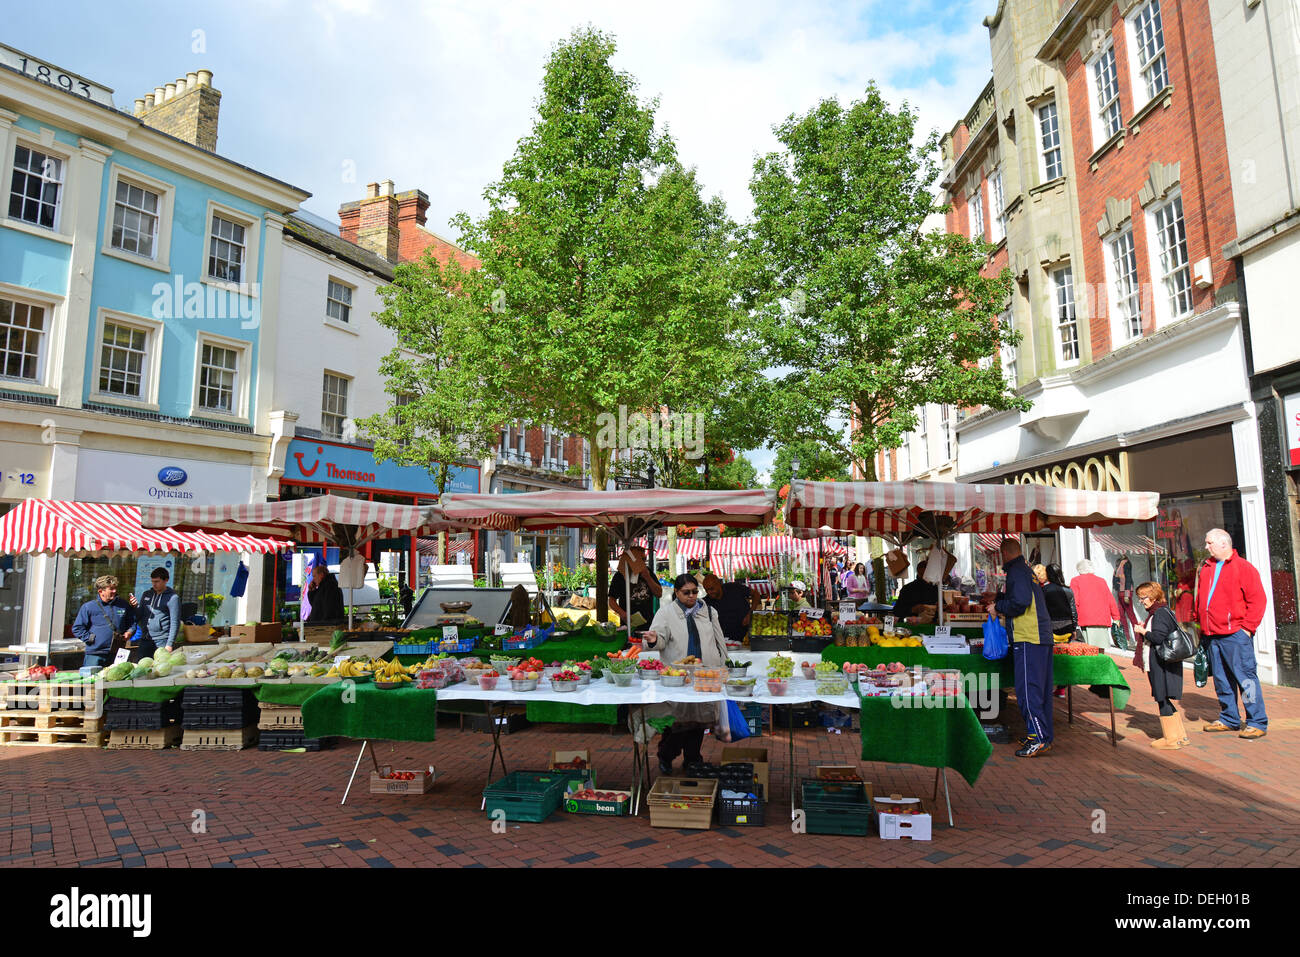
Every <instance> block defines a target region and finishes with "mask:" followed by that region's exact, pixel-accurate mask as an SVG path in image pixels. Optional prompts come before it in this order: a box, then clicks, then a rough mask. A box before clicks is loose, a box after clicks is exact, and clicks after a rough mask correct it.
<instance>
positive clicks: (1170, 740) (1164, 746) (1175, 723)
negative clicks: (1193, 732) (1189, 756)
mask: <svg viewBox="0 0 1300 957" xmlns="http://www.w3.org/2000/svg"><path fill="white" fill-rule="evenodd" d="M1160 730H1161V731H1162V732H1164V737H1162V738H1160V739H1159V740H1157V741H1152V742H1151V747H1153V748H1156V749H1158V750H1160V751H1177V750H1179V749H1180V748H1185V747H1186V746H1187V744H1188V741H1187V732H1186V731H1184V730H1183V716H1182V715H1181V714H1179V713H1178V712H1177V711H1175V712H1174V713H1173V714H1171V715H1163V714H1162V715H1161V716H1160Z"/></svg>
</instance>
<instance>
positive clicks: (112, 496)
mask: <svg viewBox="0 0 1300 957" xmlns="http://www.w3.org/2000/svg"><path fill="white" fill-rule="evenodd" d="M252 489H253V470H252V468H251V467H250V466H247V465H232V464H227V463H225V462H200V461H197V460H195V459H180V458H173V457H168V458H163V457H162V456H156V455H135V454H134V453H127V452H106V451H102V450H99V449H81V450H80V451H79V452H78V453H77V484H76V498H77V501H79V502H111V503H114V504H118V505H225V504H231V503H235V504H241V503H244V502H247V501H249V498H250V496H251V495H252Z"/></svg>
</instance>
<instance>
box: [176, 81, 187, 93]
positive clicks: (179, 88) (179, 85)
mask: <svg viewBox="0 0 1300 957" xmlns="http://www.w3.org/2000/svg"><path fill="white" fill-rule="evenodd" d="M186 89H187V86H186V83H185V77H179V78H178V79H177V80H176V95H177V96H180V95H181V94H182V93H184V92H185V90H186Z"/></svg>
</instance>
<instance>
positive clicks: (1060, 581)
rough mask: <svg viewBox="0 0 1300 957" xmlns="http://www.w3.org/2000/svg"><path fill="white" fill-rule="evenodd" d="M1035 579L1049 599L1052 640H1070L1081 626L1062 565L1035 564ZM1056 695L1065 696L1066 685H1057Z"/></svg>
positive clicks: (1048, 612)
mask: <svg viewBox="0 0 1300 957" xmlns="http://www.w3.org/2000/svg"><path fill="white" fill-rule="evenodd" d="M1034 579H1035V580H1036V581H1037V582H1038V584H1039V585H1041V586H1042V588H1043V597H1044V598H1045V599H1046V600H1047V615H1048V618H1050V619H1051V622H1052V641H1053V643H1055V642H1061V641H1069V640H1070V639H1072V638H1073V637H1074V636H1075V633H1076V632H1077V631H1078V628H1079V611H1078V609H1077V608H1076V607H1075V604H1074V592H1072V591H1070V589H1069V588H1068V587H1067V586H1066V584H1065V576H1064V575H1063V574H1061V566H1060V565H1056V564H1051V565H1035V566H1034ZM1054 694H1055V695H1056V697H1058V698H1064V697H1065V685H1057V686H1056V691H1055V692H1054Z"/></svg>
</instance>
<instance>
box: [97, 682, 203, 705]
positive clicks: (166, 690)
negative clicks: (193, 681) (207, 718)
mask: <svg viewBox="0 0 1300 957" xmlns="http://www.w3.org/2000/svg"><path fill="white" fill-rule="evenodd" d="M188 687H189V685H182V686H177V685H158V686H157V687H155V688H106V689H104V690H105V693H106V694H107V695H108V697H110V698H121V699H122V700H124V701H152V702H153V703H154V704H162V703H163V702H164V701H171V700H172V699H173V698H176V697H179V696H180V693H181V692H182V691H184V690H185V689H186V688H188Z"/></svg>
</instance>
